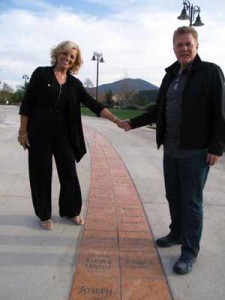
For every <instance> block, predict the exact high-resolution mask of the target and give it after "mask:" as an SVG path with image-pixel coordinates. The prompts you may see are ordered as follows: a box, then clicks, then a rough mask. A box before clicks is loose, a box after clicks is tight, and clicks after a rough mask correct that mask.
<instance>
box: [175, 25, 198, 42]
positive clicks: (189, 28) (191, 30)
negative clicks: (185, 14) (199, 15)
mask: <svg viewBox="0 0 225 300" xmlns="http://www.w3.org/2000/svg"><path fill="white" fill-rule="evenodd" d="M186 33H190V34H192V35H193V37H194V39H195V40H196V41H197V42H198V33H197V31H196V30H195V28H194V27H192V26H182V27H178V28H177V29H176V30H175V31H174V34H173V43H174V42H175V39H176V38H177V36H179V35H182V34H186Z"/></svg>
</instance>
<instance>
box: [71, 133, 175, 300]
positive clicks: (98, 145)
mask: <svg viewBox="0 0 225 300" xmlns="http://www.w3.org/2000/svg"><path fill="white" fill-rule="evenodd" d="M85 135H86V137H87V139H88V144H89V148H90V153H91V188H90V198H89V205H88V211H87V217H86V222H85V226H84V231H83V235H82V239H81V243H80V249H79V256H78V263H77V268H76V270H75V274H74V281H73V286H72V289H71V294H70V300H145V299H152V300H169V299H171V295H170V290H169V287H168V284H167V280H166V278H165V275H164V273H163V270H162V267H161V263H160V260H159V257H158V253H157V250H156V248H155V244H154V241H153V236H152V233H151V229H150V227H149V224H148V221H147V218H146V216H145V213H144V211H143V207H142V204H141V201H140V199H139V196H138V194H137V191H136V189H135V186H134V184H133V182H132V179H131V178H130V176H129V173H128V171H127V169H126V167H125V165H124V163H123V161H122V159H121V158H120V156H119V155H118V153H117V152H116V151H115V150H114V148H113V147H112V146H111V145H110V144H109V143H108V142H107V141H106V139H105V138H104V137H103V136H101V135H100V134H99V133H97V132H96V131H93V130H92V129H90V128H89V127H85Z"/></svg>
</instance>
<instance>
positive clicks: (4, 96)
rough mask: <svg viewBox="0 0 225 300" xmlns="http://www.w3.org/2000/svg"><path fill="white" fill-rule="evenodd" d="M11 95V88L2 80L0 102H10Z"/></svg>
mask: <svg viewBox="0 0 225 300" xmlns="http://www.w3.org/2000/svg"><path fill="white" fill-rule="evenodd" d="M12 95H13V88H12V87H11V86H10V85H8V84H7V83H5V82H4V83H3V86H2V90H1V91H0V103H1V104H11V103H12Z"/></svg>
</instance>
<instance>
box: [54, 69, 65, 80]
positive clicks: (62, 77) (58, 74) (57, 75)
mask: <svg viewBox="0 0 225 300" xmlns="http://www.w3.org/2000/svg"><path fill="white" fill-rule="evenodd" d="M54 73H55V75H56V77H58V78H59V79H60V80H66V77H67V75H66V74H64V75H62V74H61V73H60V72H59V71H56V70H54Z"/></svg>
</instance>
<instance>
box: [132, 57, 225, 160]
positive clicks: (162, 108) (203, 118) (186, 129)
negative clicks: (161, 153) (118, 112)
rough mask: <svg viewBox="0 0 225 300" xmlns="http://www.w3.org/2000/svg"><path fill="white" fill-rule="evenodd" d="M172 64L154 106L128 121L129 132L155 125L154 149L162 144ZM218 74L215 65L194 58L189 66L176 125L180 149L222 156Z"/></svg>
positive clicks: (224, 135)
mask: <svg viewBox="0 0 225 300" xmlns="http://www.w3.org/2000/svg"><path fill="white" fill-rule="evenodd" d="M177 67H178V68H179V63H178V62H175V63H174V64H173V65H171V66H170V67H168V68H167V69H166V75H165V76H164V78H163V80H162V84H161V86H160V89H159V93H158V98H157V101H156V104H155V105H153V106H151V107H150V110H149V111H148V112H146V113H144V114H143V115H141V116H139V117H136V118H133V119H131V125H132V127H133V128H137V127H141V126H144V125H147V124H152V123H156V142H157V146H158V148H159V147H160V145H161V144H163V142H164V138H165V129H166V106H167V105H166V99H167V97H166V94H167V90H168V87H169V85H170V83H171V81H172V80H173V78H174V76H175V74H174V72H173V70H174V68H177ZM224 84H225V83H224V75H223V72H222V70H221V69H220V68H219V67H218V66H217V65H215V64H213V63H209V62H203V61H201V59H200V57H199V56H198V55H197V56H196V57H195V60H194V61H193V63H192V67H191V71H190V73H189V75H188V79H187V83H186V86H185V87H184V91H183V99H182V116H181V124H180V147H181V149H190V150H191V149H201V148H208V152H209V153H211V154H215V155H218V156H220V155H222V153H223V151H224V146H225V85H224Z"/></svg>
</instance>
